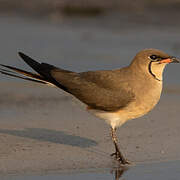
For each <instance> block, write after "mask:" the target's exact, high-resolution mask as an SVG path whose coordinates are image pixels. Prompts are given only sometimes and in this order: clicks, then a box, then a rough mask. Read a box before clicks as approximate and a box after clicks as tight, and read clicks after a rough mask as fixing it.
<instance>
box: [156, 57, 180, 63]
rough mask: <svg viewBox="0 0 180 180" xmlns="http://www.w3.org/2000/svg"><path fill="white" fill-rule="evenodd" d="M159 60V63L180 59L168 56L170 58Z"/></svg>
mask: <svg viewBox="0 0 180 180" xmlns="http://www.w3.org/2000/svg"><path fill="white" fill-rule="evenodd" d="M159 62H160V63H161V64H162V63H180V60H179V59H177V58H176V57H174V56H173V57H170V58H167V59H162V60H160V61H159Z"/></svg>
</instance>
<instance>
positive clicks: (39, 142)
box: [0, 82, 180, 175]
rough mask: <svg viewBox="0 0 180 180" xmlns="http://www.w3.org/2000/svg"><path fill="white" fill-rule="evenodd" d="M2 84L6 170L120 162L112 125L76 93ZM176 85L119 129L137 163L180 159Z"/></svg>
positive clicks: (0, 119) (0, 153)
mask: <svg viewBox="0 0 180 180" xmlns="http://www.w3.org/2000/svg"><path fill="white" fill-rule="evenodd" d="M0 86H1V92H0V146H1V148H0V159H1V163H0V174H1V175H2V174H14V173H15V174H19V173H20V174H22V173H47V172H51V171H54V170H58V171H64V170H70V171H72V170H79V169H90V168H101V169H102V168H111V167H113V166H116V163H115V161H114V160H113V159H112V158H111V157H110V153H112V152H113V150H114V149H113V144H112V142H111V138H110V135H109V126H108V125H106V124H105V122H104V121H103V120H100V119H97V118H95V117H94V116H92V115H90V114H89V113H87V112H86V111H85V110H84V109H83V108H84V107H83V106H81V105H80V106H79V105H78V102H77V101H76V100H73V101H72V97H71V96H69V95H67V94H65V93H63V92H62V91H61V90H59V89H55V88H52V87H44V86H39V85H36V84H30V83H21V82H14V83H12V82H11V83H9V82H6V83H5V82H4V83H1V84H0ZM173 89H174V88H173V87H168V88H166V89H165V92H166V93H165V94H163V96H162V98H161V101H160V103H159V105H158V106H157V107H156V108H155V109H154V110H153V111H152V112H151V113H149V114H148V115H147V116H144V117H142V118H139V119H136V120H132V121H129V122H127V123H126V124H125V125H124V126H122V127H121V128H120V129H118V138H119V141H120V145H121V149H122V151H123V152H124V154H125V156H126V157H127V158H128V159H129V160H130V161H132V162H133V163H134V164H139V163H140V164H141V163H147V162H148V163H149V162H161V161H172V160H178V159H180V153H179V152H180V144H179V135H180V131H179V129H180V125H179V115H180V114H179V113H180V112H179V106H180V101H179V100H180V91H176V93H173ZM175 89H177V87H176V88H175Z"/></svg>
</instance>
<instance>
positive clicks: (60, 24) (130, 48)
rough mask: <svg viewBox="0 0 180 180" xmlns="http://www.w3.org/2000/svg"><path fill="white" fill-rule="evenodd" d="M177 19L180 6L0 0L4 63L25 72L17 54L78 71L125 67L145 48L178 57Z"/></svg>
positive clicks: (152, 0) (151, 0) (147, 0)
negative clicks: (155, 49)
mask: <svg viewBox="0 0 180 180" xmlns="http://www.w3.org/2000/svg"><path fill="white" fill-rule="evenodd" d="M179 19H180V0H134V1H132V0H111V1H109V0H98V1H97V0H30V1H23V0H13V1H12V0H0V32H1V33H0V47H1V48H0V63H4V64H11V65H15V66H19V67H20V68H25V69H26V68H27V66H26V65H25V64H24V63H23V62H22V61H20V60H19V59H20V58H19V57H18V55H17V52H18V51H22V52H24V53H26V54H27V55H30V56H31V57H33V58H35V59H37V60H40V61H44V62H46V63H50V64H54V65H57V66H59V67H62V68H65V69H70V70H74V71H87V70H97V69H111V68H118V67H122V66H125V65H128V64H129V62H130V61H131V59H132V58H133V57H134V55H135V54H136V53H137V52H138V51H140V50H141V49H144V48H158V49H160V50H164V51H166V52H168V53H169V54H172V55H174V56H179V57H180V21H179ZM179 69H180V66H179V65H178V64H176V65H175V64H172V65H169V67H168V68H167V69H166V71H168V72H167V73H165V82H166V84H179V76H180V70H179ZM6 78H7V77H4V76H3V77H2V80H3V81H6V80H7V79H6ZM13 80H14V79H13Z"/></svg>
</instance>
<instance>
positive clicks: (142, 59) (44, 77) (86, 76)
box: [0, 49, 180, 165]
mask: <svg viewBox="0 0 180 180" xmlns="http://www.w3.org/2000/svg"><path fill="white" fill-rule="evenodd" d="M19 56H20V57H21V58H22V59H23V60H24V62H25V63H27V64H28V65H29V66H30V67H31V68H32V69H33V70H34V71H35V72H36V73H34V72H29V71H25V70H22V69H19V68H17V67H12V66H9V65H4V64H1V67H2V68H1V69H0V72H1V73H2V74H4V75H9V76H13V77H16V78H21V79H25V80H29V81H34V82H37V83H42V84H46V85H53V86H55V87H58V88H60V89H62V90H63V91H65V92H67V93H69V94H71V95H72V96H74V97H75V98H77V99H78V100H80V101H81V102H82V103H84V104H85V105H86V110H87V111H88V112H90V113H92V114H94V115H95V116H97V117H98V118H100V119H103V120H105V122H106V123H108V124H109V125H110V129H111V137H112V141H113V144H114V147H115V152H114V153H112V154H111V156H112V157H114V159H115V160H117V161H118V162H119V163H120V164H121V165H127V164H129V161H128V160H127V159H126V158H125V157H124V155H123V154H122V152H121V151H120V148H119V146H118V138H117V136H116V129H117V128H118V127H120V126H122V125H123V124H124V123H125V122H127V121H129V120H132V119H136V118H139V117H141V116H144V115H145V114H147V113H148V112H149V111H151V110H152V109H153V108H154V107H155V105H156V104H157V103H158V101H159V100H160V96H161V92H162V87H163V71H164V68H165V67H166V65H167V64H170V63H179V62H180V61H179V59H178V58H176V57H174V56H170V55H169V54H167V53H165V52H163V51H161V50H157V49H143V50H141V51H139V52H138V53H137V54H136V55H135V57H134V58H133V59H132V61H131V62H130V63H129V65H127V66H126V67H122V68H117V69H112V70H97V71H86V72H74V71H69V70H65V69H62V68H58V67H56V66H54V65H50V64H47V63H39V62H37V61H35V60H34V59H32V58H31V57H29V56H27V55H25V54H24V53H22V52H19Z"/></svg>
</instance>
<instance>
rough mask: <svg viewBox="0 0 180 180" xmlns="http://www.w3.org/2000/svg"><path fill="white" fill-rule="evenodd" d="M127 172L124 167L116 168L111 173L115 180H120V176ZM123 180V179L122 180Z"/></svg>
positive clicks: (126, 168)
mask: <svg viewBox="0 0 180 180" xmlns="http://www.w3.org/2000/svg"><path fill="white" fill-rule="evenodd" d="M127 170H128V167H126V166H120V167H117V168H114V169H113V170H112V171H111V173H112V174H113V177H114V179H115V180H120V178H121V177H122V175H123V174H124V172H125V171H127ZM123 180H125V179H123Z"/></svg>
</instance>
